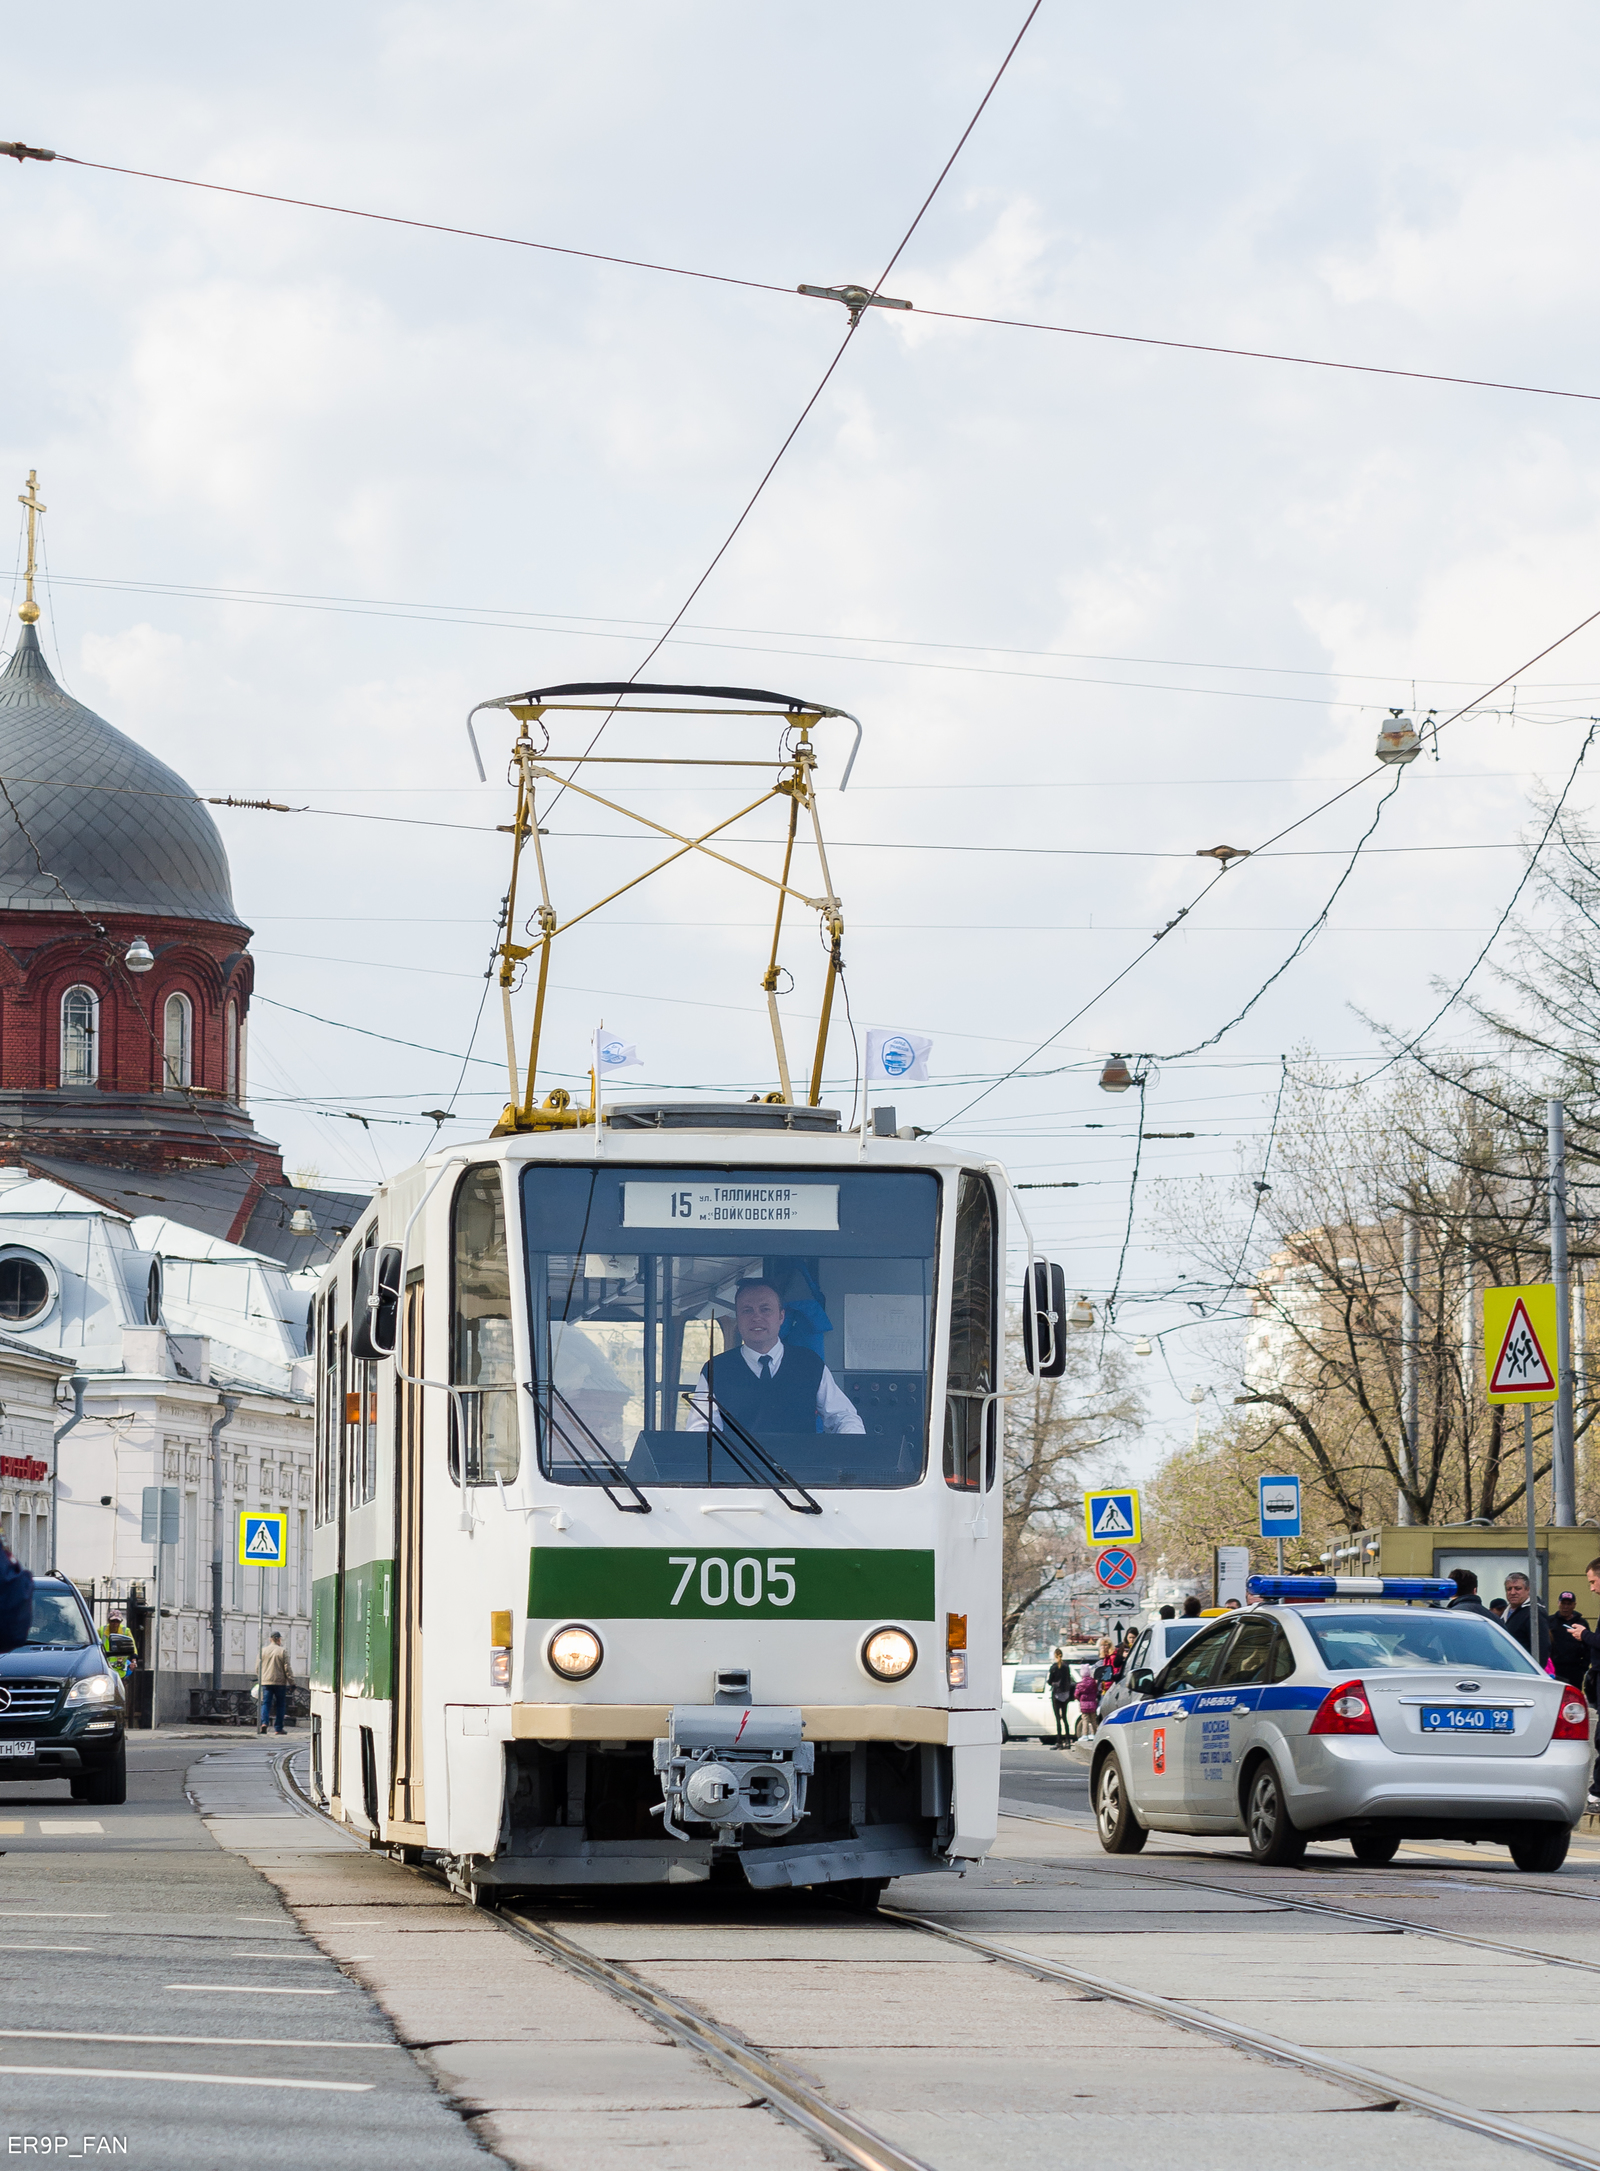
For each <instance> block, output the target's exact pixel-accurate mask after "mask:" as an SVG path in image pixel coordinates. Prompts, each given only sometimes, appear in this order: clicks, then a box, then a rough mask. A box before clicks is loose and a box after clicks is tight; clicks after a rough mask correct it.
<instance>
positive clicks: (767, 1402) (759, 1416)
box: [706, 1342, 822, 1439]
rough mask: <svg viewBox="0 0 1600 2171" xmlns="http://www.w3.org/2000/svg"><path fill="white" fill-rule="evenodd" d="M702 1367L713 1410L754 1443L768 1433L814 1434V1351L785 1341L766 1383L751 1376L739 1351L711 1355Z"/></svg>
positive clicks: (817, 1361) (817, 1371) (817, 1365)
mask: <svg viewBox="0 0 1600 2171" xmlns="http://www.w3.org/2000/svg"><path fill="white" fill-rule="evenodd" d="M706 1369H707V1371H708V1372H709V1373H710V1375H711V1393H712V1397H713V1399H714V1400H715V1402H716V1404H717V1407H718V1408H719V1409H722V1410H726V1411H727V1413H728V1415H729V1416H730V1417H733V1418H736V1419H737V1420H738V1422H739V1423H740V1424H741V1425H743V1426H744V1428H745V1430H746V1431H747V1432H753V1433H754V1434H755V1436H756V1438H757V1439H760V1438H761V1437H762V1436H763V1434H765V1433H769V1432H815V1431H816V1429H817V1389H818V1388H819V1387H820V1386H821V1385H822V1359H821V1358H820V1357H819V1356H818V1355H817V1353H816V1351H815V1350H814V1349H802V1348H801V1347H800V1345H799V1344H798V1343H795V1342H786V1343H785V1344H784V1345H783V1362H782V1364H781V1365H780V1366H779V1367H778V1369H777V1371H776V1372H775V1373H773V1375H772V1376H771V1378H770V1379H762V1377H761V1375H760V1374H759V1373H758V1372H752V1371H751V1369H750V1367H749V1366H748V1365H747V1364H746V1363H745V1361H744V1354H743V1352H742V1351H741V1350H737V1349H729V1350H724V1352H723V1353H722V1355H721V1356H720V1357H713V1358H712V1360H711V1362H710V1364H709V1365H708V1366H707V1367H706Z"/></svg>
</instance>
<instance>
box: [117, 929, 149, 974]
mask: <svg viewBox="0 0 1600 2171" xmlns="http://www.w3.org/2000/svg"><path fill="white" fill-rule="evenodd" d="M122 962H123V963H124V965H126V966H127V968H128V970H129V972H153V971H154V969H155V962H156V955H155V952H154V950H152V949H151V947H150V945H149V943H148V942H146V941H145V939H144V937H143V935H135V936H134V938H133V940H132V942H130V943H129V944H128V947H127V949H126V951H125V952H124V953H123V959H122Z"/></svg>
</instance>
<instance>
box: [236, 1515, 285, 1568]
mask: <svg viewBox="0 0 1600 2171" xmlns="http://www.w3.org/2000/svg"><path fill="white" fill-rule="evenodd" d="M288 1551H289V1518H288V1516H287V1515H257V1514H253V1513H252V1512H251V1510H250V1509H249V1508H241V1509H240V1510H239V1563H240V1566H241V1567H244V1568H281V1567H282V1566H283V1564H284V1561H285V1560H286V1559H287V1557H288Z"/></svg>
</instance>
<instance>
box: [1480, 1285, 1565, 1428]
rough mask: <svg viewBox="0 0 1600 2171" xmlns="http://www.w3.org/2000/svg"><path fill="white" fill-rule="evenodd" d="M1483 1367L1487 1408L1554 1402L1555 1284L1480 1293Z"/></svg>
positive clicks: (1555, 1390) (1557, 1385) (1557, 1386)
mask: <svg viewBox="0 0 1600 2171" xmlns="http://www.w3.org/2000/svg"><path fill="white" fill-rule="evenodd" d="M1483 1362H1484V1369H1485V1372H1486V1374H1487V1377H1488V1388H1487V1392H1488V1399H1489V1400H1490V1401H1491V1402H1554V1401H1555V1399H1556V1396H1557V1394H1558V1393H1559V1392H1560V1388H1559V1384H1558V1382H1557V1378H1556V1292H1555V1284H1554V1283H1553V1282H1532V1283H1529V1284H1528V1285H1527V1286H1525V1287H1523V1288H1520V1289H1486V1290H1485V1291H1484V1292H1483Z"/></svg>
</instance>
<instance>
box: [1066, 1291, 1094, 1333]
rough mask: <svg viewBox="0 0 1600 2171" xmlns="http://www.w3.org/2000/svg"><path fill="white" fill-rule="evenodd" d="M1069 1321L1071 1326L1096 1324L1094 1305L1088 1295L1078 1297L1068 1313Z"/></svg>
mask: <svg viewBox="0 0 1600 2171" xmlns="http://www.w3.org/2000/svg"><path fill="white" fill-rule="evenodd" d="M1067 1321H1068V1324H1069V1325H1070V1326H1074V1327H1092V1326H1093V1325H1094V1306H1093V1305H1092V1304H1091V1303H1090V1302H1089V1299H1088V1298H1087V1297H1079V1298H1078V1299H1077V1301H1076V1302H1075V1303H1074V1305H1073V1307H1072V1309H1071V1311H1070V1312H1068V1314H1067Z"/></svg>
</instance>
